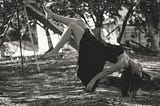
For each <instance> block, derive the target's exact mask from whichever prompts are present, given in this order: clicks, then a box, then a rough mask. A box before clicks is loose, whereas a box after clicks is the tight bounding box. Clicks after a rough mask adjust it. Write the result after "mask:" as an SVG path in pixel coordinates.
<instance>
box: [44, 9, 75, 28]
mask: <svg viewBox="0 0 160 106" xmlns="http://www.w3.org/2000/svg"><path fill="white" fill-rule="evenodd" d="M43 9H44V10H45V11H46V12H47V13H48V15H49V16H51V17H52V18H53V19H54V20H55V21H59V22H61V23H63V24H66V25H69V24H70V23H71V22H75V21H76V19H74V18H68V17H64V16H61V15H58V14H55V13H53V12H52V11H51V10H50V9H49V8H47V7H45V6H43Z"/></svg>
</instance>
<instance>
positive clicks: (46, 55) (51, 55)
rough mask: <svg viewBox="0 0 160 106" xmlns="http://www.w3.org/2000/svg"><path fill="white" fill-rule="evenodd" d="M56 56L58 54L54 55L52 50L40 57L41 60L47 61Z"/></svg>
mask: <svg viewBox="0 0 160 106" xmlns="http://www.w3.org/2000/svg"><path fill="white" fill-rule="evenodd" d="M56 55H57V53H54V52H53V48H51V49H49V50H48V51H47V52H45V53H44V54H43V55H42V56H40V59H47V58H50V57H54V56H56Z"/></svg>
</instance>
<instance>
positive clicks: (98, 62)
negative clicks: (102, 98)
mask: <svg viewBox="0 0 160 106" xmlns="http://www.w3.org/2000/svg"><path fill="white" fill-rule="evenodd" d="M43 8H44V10H45V11H46V12H47V13H48V15H49V16H50V17H51V18H52V19H53V20H55V21H59V22H61V23H63V24H66V25H67V26H68V27H67V29H66V30H65V31H64V32H63V34H62V38H61V40H60V41H59V42H58V44H57V45H56V47H55V48H54V49H53V50H51V51H49V52H47V53H46V54H45V55H44V56H43V57H44V58H48V57H50V56H55V55H56V54H57V53H58V51H59V50H60V48H62V47H63V45H64V44H65V43H66V42H67V41H69V39H70V38H71V37H73V38H74V40H75V42H76V44H77V51H78V52H79V58H78V66H79V67H78V71H77V76H78V77H79V78H80V80H81V81H82V83H83V84H84V85H85V87H86V90H87V91H94V90H95V88H96V86H97V85H98V82H99V80H100V79H101V78H103V77H104V76H106V75H108V74H111V73H113V72H115V71H117V70H120V69H122V68H126V67H128V65H131V64H130V63H132V62H133V61H132V60H131V59H129V57H128V55H127V54H126V53H125V52H124V51H123V48H122V47H121V46H115V45H111V44H107V43H102V42H100V41H98V40H97V39H96V38H95V35H96V34H99V31H100V28H95V29H94V30H91V29H89V27H88V26H87V25H86V24H85V23H84V21H83V20H82V19H74V18H67V17H64V16H61V15H57V14H55V13H53V12H52V11H51V10H50V9H48V8H46V7H45V6H43ZM105 61H110V62H112V63H114V65H113V66H112V67H110V68H109V69H108V70H107V71H105V70H103V67H104V65H105Z"/></svg>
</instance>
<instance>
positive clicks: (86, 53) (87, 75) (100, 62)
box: [77, 29, 124, 90]
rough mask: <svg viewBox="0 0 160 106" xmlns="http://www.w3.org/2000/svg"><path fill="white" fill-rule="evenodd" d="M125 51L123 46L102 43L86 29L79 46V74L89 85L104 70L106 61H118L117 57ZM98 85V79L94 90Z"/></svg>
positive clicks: (83, 81)
mask: <svg viewBox="0 0 160 106" xmlns="http://www.w3.org/2000/svg"><path fill="white" fill-rule="evenodd" d="M123 52H124V51H123V48H122V47H121V46H117V45H111V44H107V43H105V44H104V43H101V42H100V41H98V40H97V39H96V38H95V37H94V36H93V35H92V34H91V33H90V30H89V29H85V32H84V35H83V37H82V39H81V42H80V47H79V58H78V66H79V67H78V71H77V76H78V77H79V78H80V80H81V81H82V83H83V84H84V85H85V86H87V84H88V83H89V82H90V80H91V79H92V78H93V77H94V76H95V75H96V74H98V73H99V72H101V71H102V70H103V67H104V65H105V61H109V62H111V63H116V62H117V57H118V56H119V55H120V54H122V53H123ZM97 85H98V81H97V82H96V84H95V86H94V87H93V90H94V89H95V88H96V86H97Z"/></svg>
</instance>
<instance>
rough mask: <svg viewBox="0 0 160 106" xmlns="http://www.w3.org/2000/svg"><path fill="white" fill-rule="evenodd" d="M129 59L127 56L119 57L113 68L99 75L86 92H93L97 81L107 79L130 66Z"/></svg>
mask: <svg viewBox="0 0 160 106" xmlns="http://www.w3.org/2000/svg"><path fill="white" fill-rule="evenodd" d="M128 61H129V57H128V56H127V54H125V53H124V54H122V55H120V56H119V60H118V62H117V63H116V64H114V65H113V66H112V67H111V68H109V69H108V71H105V70H104V71H102V72H100V73H98V74H97V75H96V76H95V77H94V78H93V79H92V80H91V81H90V82H89V83H88V85H87V87H86V90H87V91H92V88H93V86H94V84H95V83H96V81H97V80H100V79H101V78H103V77H105V76H106V75H109V74H111V73H113V72H115V71H117V70H119V69H122V68H125V67H127V66H128Z"/></svg>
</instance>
